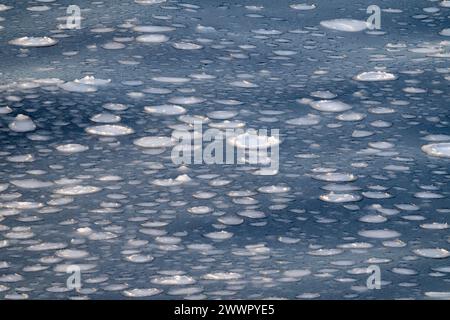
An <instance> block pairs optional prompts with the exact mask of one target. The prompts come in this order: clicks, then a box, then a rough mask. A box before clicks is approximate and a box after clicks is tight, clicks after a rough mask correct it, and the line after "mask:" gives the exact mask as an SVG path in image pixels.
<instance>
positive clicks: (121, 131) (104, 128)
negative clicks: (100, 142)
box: [86, 124, 134, 137]
mask: <svg viewBox="0 0 450 320" xmlns="http://www.w3.org/2000/svg"><path fill="white" fill-rule="evenodd" d="M86 132H87V133H89V134H95V135H99V136H107V137H114V136H123V135H128V134H132V133H134V130H133V129H131V128H129V127H127V126H123V125H117V124H105V125H98V126H91V127H87V128H86Z"/></svg>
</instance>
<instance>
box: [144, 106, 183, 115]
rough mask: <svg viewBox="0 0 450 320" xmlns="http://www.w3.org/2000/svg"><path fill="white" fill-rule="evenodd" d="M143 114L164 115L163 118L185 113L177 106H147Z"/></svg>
mask: <svg viewBox="0 0 450 320" xmlns="http://www.w3.org/2000/svg"><path fill="white" fill-rule="evenodd" d="M144 110H145V112H147V113H151V114H156V115H164V116H177V115H180V114H184V113H186V109H185V108H183V107H181V106H177V105H175V104H164V105H160V106H147V107H144Z"/></svg>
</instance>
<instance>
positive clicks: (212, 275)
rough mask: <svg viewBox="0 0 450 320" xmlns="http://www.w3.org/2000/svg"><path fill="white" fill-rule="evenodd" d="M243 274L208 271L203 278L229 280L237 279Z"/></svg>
mask: <svg viewBox="0 0 450 320" xmlns="http://www.w3.org/2000/svg"><path fill="white" fill-rule="evenodd" d="M241 277H242V276H241V275H240V274H239V273H236V272H214V273H207V274H205V275H204V276H203V277H202V278H203V279H205V280H218V281H227V280H237V279H240V278H241Z"/></svg>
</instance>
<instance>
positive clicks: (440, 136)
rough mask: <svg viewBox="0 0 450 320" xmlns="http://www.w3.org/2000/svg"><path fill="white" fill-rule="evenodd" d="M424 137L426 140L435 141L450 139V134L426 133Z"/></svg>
mask: <svg viewBox="0 0 450 320" xmlns="http://www.w3.org/2000/svg"><path fill="white" fill-rule="evenodd" d="M423 139H424V140H426V141H433V142H438V141H450V135H447V134H429V135H426V136H425V137H423Z"/></svg>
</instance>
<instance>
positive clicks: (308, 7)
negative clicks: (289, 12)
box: [289, 3, 316, 10]
mask: <svg viewBox="0 0 450 320" xmlns="http://www.w3.org/2000/svg"><path fill="white" fill-rule="evenodd" d="M289 7H291V8H292V9H294V10H313V9H315V8H316V5H315V4H307V3H299V4H291V5H290V6H289Z"/></svg>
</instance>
